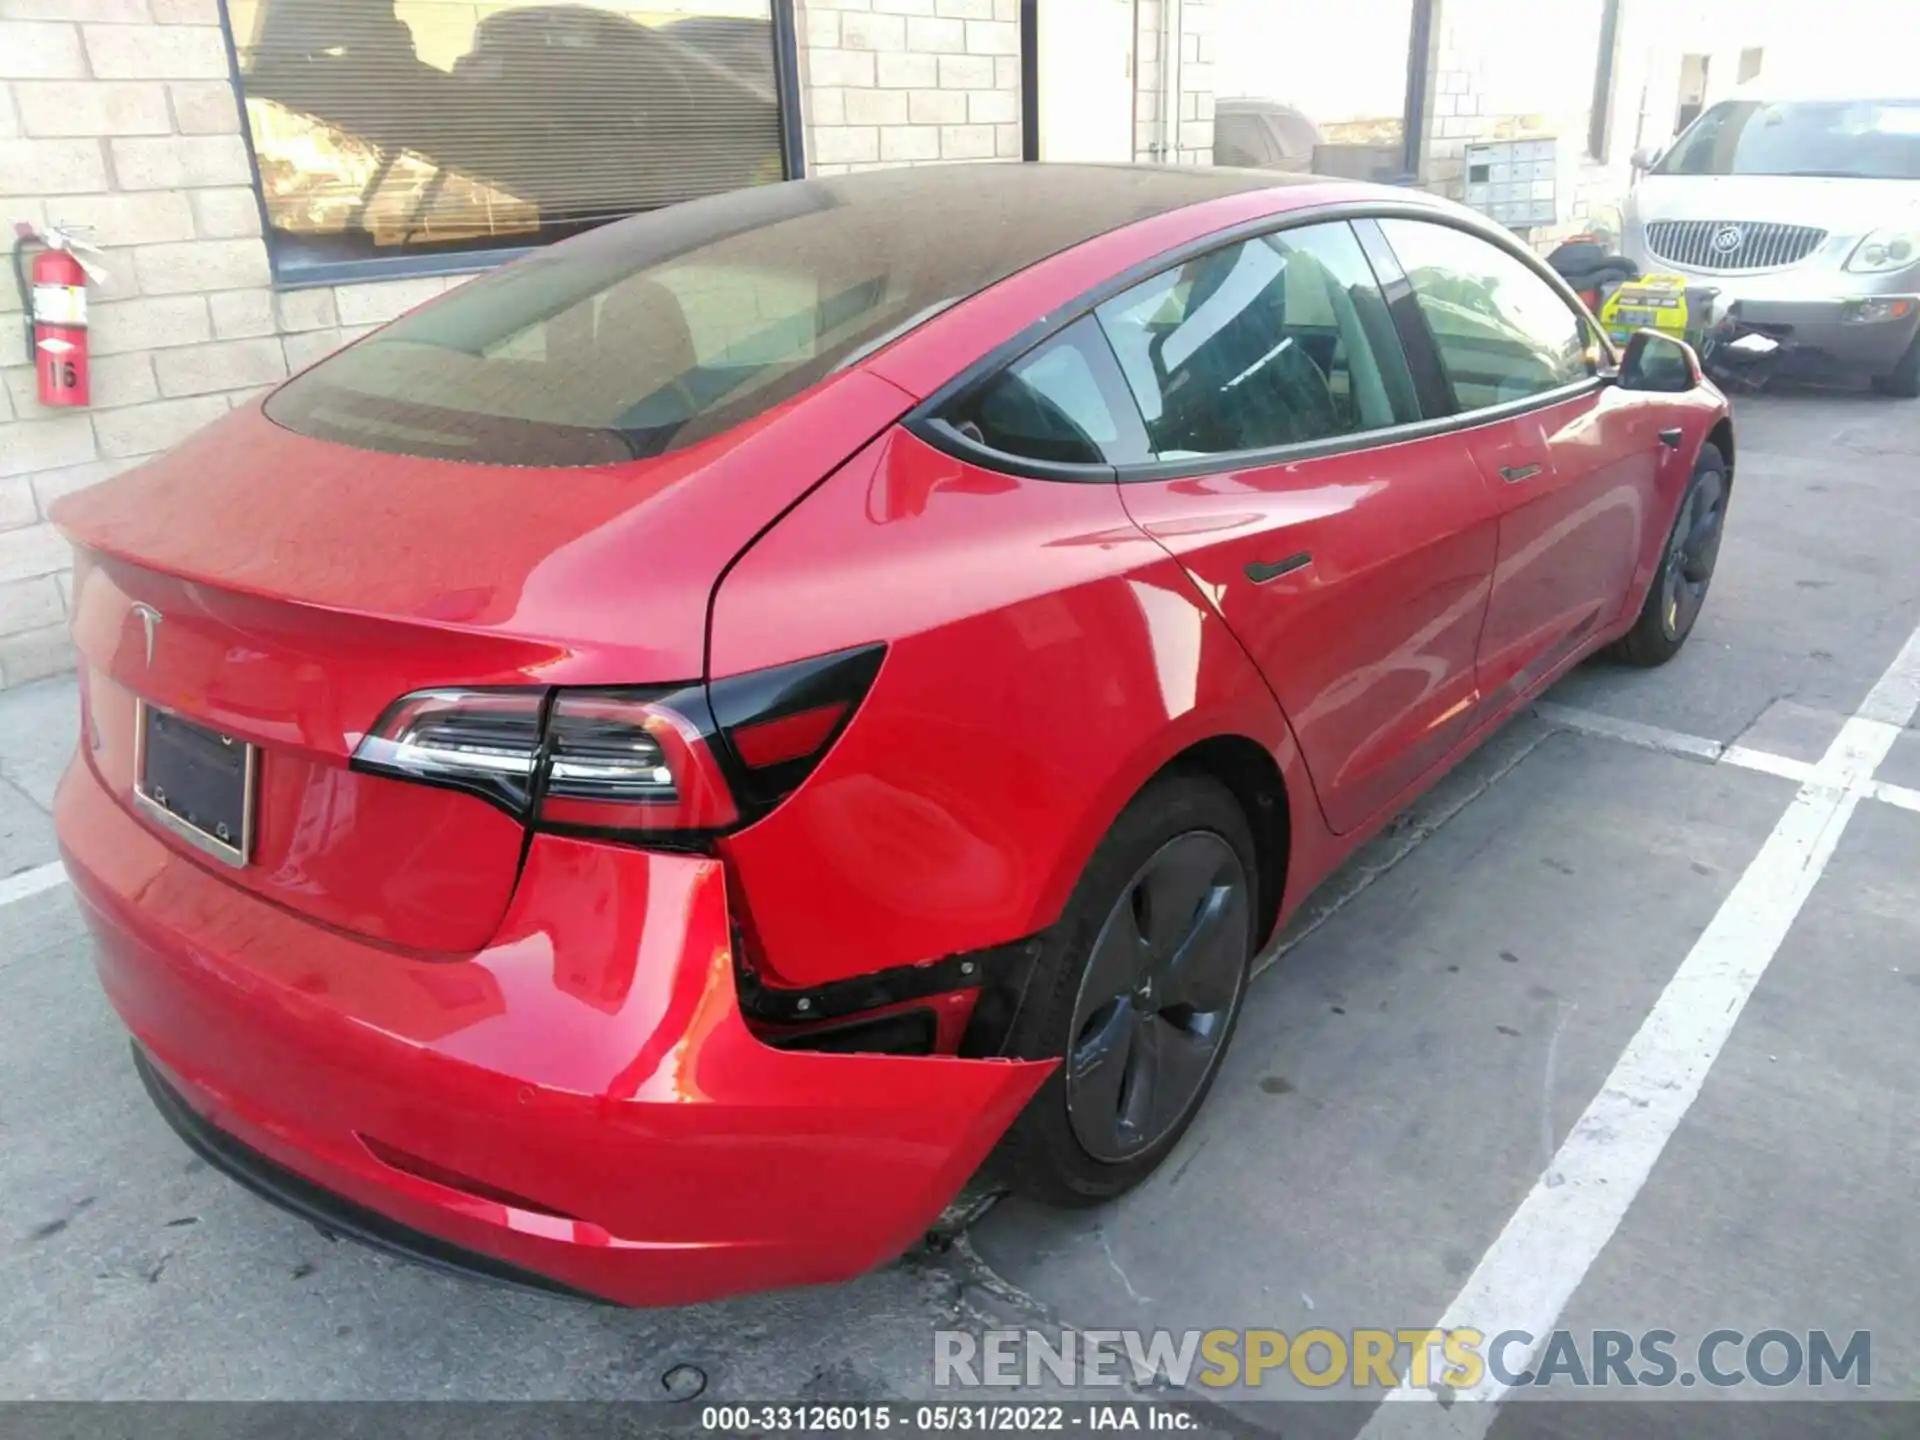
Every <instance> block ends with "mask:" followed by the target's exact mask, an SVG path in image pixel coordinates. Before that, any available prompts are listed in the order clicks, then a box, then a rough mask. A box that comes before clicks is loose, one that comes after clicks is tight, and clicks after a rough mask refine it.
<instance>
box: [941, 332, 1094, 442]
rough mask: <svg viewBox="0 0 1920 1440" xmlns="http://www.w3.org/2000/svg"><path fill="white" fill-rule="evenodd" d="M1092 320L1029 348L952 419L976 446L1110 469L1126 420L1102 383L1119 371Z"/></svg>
mask: <svg viewBox="0 0 1920 1440" xmlns="http://www.w3.org/2000/svg"><path fill="white" fill-rule="evenodd" d="M1105 343H1106V342H1105V341H1103V340H1102V339H1101V338H1100V334H1099V331H1098V330H1096V329H1095V328H1094V324H1093V322H1092V321H1091V320H1082V321H1080V322H1078V323H1077V324H1075V325H1071V326H1069V327H1068V328H1067V329H1065V330H1063V331H1061V333H1060V334H1058V335H1056V336H1055V337H1054V338H1053V339H1051V340H1049V341H1047V342H1046V343H1045V344H1044V345H1040V346H1037V347H1036V348H1034V349H1032V350H1029V351H1028V352H1027V353H1026V354H1025V355H1023V356H1021V357H1020V358H1019V359H1018V360H1016V361H1014V362H1013V363H1012V364H1011V365H1009V366H1007V368H1006V369H1004V370H1002V371H1000V372H999V373H998V374H997V375H994V376H993V377H992V378H991V379H989V380H987V381H986V382H985V383H984V384H982V385H981V386H979V387H978V388H977V389H975V390H973V391H971V392H969V393H968V394H967V396H966V397H965V398H964V399H963V400H962V401H961V402H960V403H959V404H958V405H957V406H956V407H955V408H954V409H953V410H952V411H951V412H950V413H949V414H948V415H947V417H946V420H947V423H948V424H949V425H951V426H952V427H953V428H954V429H955V430H957V431H958V432H959V433H960V434H961V435H964V436H965V437H966V438H967V439H969V440H971V441H973V442H974V444H976V445H984V446H986V447H987V448H988V449H989V450H998V451H1000V452H1001V453H1002V454H1005V455H1017V456H1020V457H1021V458H1022V459H1026V460H1042V461H1046V462H1048V463H1050V464H1055V465H1105V464H1111V463H1114V462H1115V461H1117V460H1120V459H1123V458H1131V457H1126V456H1123V455H1122V454H1121V453H1120V450H1121V446H1122V435H1123V432H1122V429H1121V424H1122V418H1125V419H1126V420H1129V421H1131V418H1132V417H1127V416H1124V412H1122V415H1120V416H1116V413H1115V407H1114V397H1113V396H1112V395H1111V394H1110V392H1109V390H1108V388H1107V387H1106V386H1104V385H1103V384H1102V383H1101V379H1100V377H1101V375H1102V373H1103V372H1109V371H1110V370H1111V368H1112V363H1113V362H1112V360H1111V358H1110V357H1108V356H1106V355H1104V354H1102V353H1101V352H1102V350H1103V349H1104V347H1105Z"/></svg>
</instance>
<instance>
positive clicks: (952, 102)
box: [798, 0, 1020, 175]
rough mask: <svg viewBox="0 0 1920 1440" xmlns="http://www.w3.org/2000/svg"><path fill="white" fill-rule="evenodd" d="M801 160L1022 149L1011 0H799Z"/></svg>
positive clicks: (961, 155)
mask: <svg viewBox="0 0 1920 1440" xmlns="http://www.w3.org/2000/svg"><path fill="white" fill-rule="evenodd" d="M798 19H799V31H800V34H799V39H800V73H801V79H802V88H801V97H802V98H801V107H802V111H803V114H804V118H805V122H806V149H807V169H808V172H809V173H810V174H814V175H838V174H843V173H845V172H847V171H849V170H871V169H877V168H879V167H881V166H885V165H923V164H928V163H930V162H933V161H941V160H994V159H1000V160H1018V159H1019V158H1020V24H1019V20H1020V0H806V3H805V4H804V5H803V6H802V7H801V11H800V15H799V17H798Z"/></svg>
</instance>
